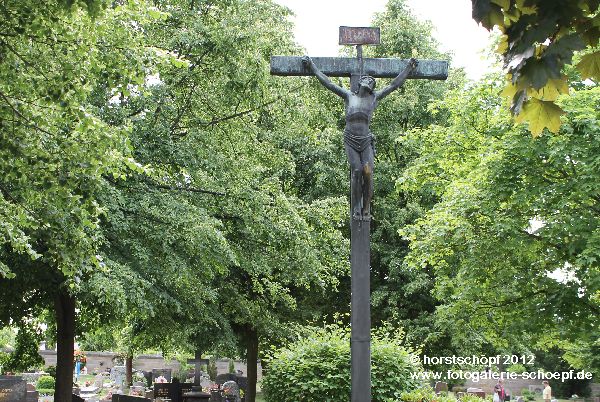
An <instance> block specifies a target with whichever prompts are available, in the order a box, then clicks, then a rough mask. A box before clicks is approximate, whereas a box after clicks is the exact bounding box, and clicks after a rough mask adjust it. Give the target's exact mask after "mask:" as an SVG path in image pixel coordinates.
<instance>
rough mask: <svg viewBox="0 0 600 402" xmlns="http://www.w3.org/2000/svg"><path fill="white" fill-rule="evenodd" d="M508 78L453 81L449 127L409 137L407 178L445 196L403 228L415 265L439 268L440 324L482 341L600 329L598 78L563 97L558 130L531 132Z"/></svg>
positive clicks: (582, 334) (556, 338) (546, 338)
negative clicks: (505, 86)
mask: <svg viewBox="0 0 600 402" xmlns="http://www.w3.org/2000/svg"><path fill="white" fill-rule="evenodd" d="M501 86H502V84H501V83H500V81H499V80H491V81H487V82H482V83H480V84H477V85H473V86H472V87H471V88H470V89H469V90H468V91H464V90H463V91H456V92H454V93H453V94H451V95H449V96H447V97H446V99H445V101H444V103H441V102H440V103H439V104H438V105H437V107H438V108H441V109H446V110H447V111H449V112H450V120H449V121H448V124H446V125H434V126H431V127H430V128H427V129H424V130H416V131H414V132H412V133H411V135H410V136H409V137H408V138H407V139H406V140H405V142H406V143H408V144H411V145H410V146H414V147H416V148H418V149H420V156H419V158H418V159H416V160H415V162H414V163H413V164H411V166H410V167H409V169H408V171H407V172H406V173H405V175H404V176H403V177H402V179H401V180H400V182H399V184H400V185H401V186H402V188H404V189H407V190H412V191H415V192H422V191H426V192H431V193H434V194H436V195H437V196H438V197H439V202H438V203H436V204H435V205H434V206H433V207H432V208H431V209H430V210H429V211H428V212H427V213H426V214H425V215H424V216H423V217H422V218H420V219H419V220H417V222H416V223H415V224H414V225H412V226H410V227H408V228H407V229H406V230H404V231H403V234H404V235H405V237H406V238H407V239H408V240H409V241H410V242H411V244H410V247H411V252H410V254H409V256H408V263H409V266H411V267H412V268H413V269H423V268H424V269H430V270H433V271H434V272H435V276H436V286H435V288H434V292H435V295H436V297H437V298H438V300H439V301H440V302H441V305H440V306H439V307H438V308H437V311H436V314H437V316H438V318H439V320H438V323H439V324H440V325H445V326H447V327H450V328H452V330H453V331H454V332H455V333H456V334H457V339H461V338H462V339H468V341H467V342H465V343H467V344H469V345H472V346H473V347H475V346H476V345H484V344H485V343H487V342H491V343H492V344H493V345H495V346H497V347H506V348H510V347H511V346H512V345H518V344H523V343H525V344H527V343H529V344H530V346H531V347H533V348H547V347H549V346H552V345H559V344H560V343H561V340H563V341H565V340H567V341H571V342H572V341H575V340H593V339H595V338H597V335H598V327H597V322H595V321H597V320H595V319H594V317H596V316H597V314H598V312H599V307H600V305H599V302H600V298H599V297H600V287H599V285H600V283H599V282H598V278H599V277H600V275H599V272H598V264H597V261H598V247H597V236H598V227H597V223H598V211H597V209H596V203H597V197H598V194H597V186H596V183H597V181H598V178H599V177H598V171H597V169H596V159H597V152H598V149H597V148H598V146H599V143H598V141H597V139H596V137H597V135H598V127H599V126H598V118H599V114H598V110H599V109H598V105H599V104H598V102H599V100H600V97H599V95H600V92H599V90H598V88H597V87H593V88H588V89H584V90H579V91H576V92H574V93H573V95H572V96H571V97H570V98H561V99H560V100H559V102H560V105H561V106H562V107H563V108H564V110H565V111H566V114H565V119H564V123H563V127H562V129H561V133H560V135H557V136H551V135H548V134H545V135H542V136H540V137H539V138H538V139H537V140H536V139H533V138H531V136H530V135H529V132H528V131H527V130H526V129H525V127H524V126H522V125H517V126H514V125H513V124H512V123H511V121H510V118H509V116H508V114H507V113H503V112H502V110H503V109H502V107H503V103H502V99H501V97H500V96H499V95H498V93H499V91H500V89H501Z"/></svg>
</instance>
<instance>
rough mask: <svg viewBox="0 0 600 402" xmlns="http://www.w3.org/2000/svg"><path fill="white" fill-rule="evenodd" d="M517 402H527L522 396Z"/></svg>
mask: <svg viewBox="0 0 600 402" xmlns="http://www.w3.org/2000/svg"><path fill="white" fill-rule="evenodd" d="M517 402H525V399H523V397H522V396H517Z"/></svg>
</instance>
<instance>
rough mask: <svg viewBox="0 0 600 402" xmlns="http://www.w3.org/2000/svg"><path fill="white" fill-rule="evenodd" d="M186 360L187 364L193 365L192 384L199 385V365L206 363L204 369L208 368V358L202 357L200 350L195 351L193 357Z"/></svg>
mask: <svg viewBox="0 0 600 402" xmlns="http://www.w3.org/2000/svg"><path fill="white" fill-rule="evenodd" d="M187 362H188V364H193V365H194V385H200V367H201V366H202V365H206V369H207V370H208V364H209V360H208V359H203V358H202V353H201V352H196V353H195V358H194V359H188V361H187Z"/></svg>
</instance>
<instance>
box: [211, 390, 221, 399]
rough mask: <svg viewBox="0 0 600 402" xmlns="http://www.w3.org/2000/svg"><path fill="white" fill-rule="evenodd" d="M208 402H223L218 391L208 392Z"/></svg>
mask: <svg viewBox="0 0 600 402" xmlns="http://www.w3.org/2000/svg"><path fill="white" fill-rule="evenodd" d="M210 402H223V396H222V395H221V391H220V390H218V389H211V390H210Z"/></svg>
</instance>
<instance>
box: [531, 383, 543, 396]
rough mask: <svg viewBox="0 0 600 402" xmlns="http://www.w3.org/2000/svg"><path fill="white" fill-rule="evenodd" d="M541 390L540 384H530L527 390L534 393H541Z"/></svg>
mask: <svg viewBox="0 0 600 402" xmlns="http://www.w3.org/2000/svg"><path fill="white" fill-rule="evenodd" d="M542 391H543V389H542V386H541V385H530V386H529V392H535V393H536V394H541V393H542Z"/></svg>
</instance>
